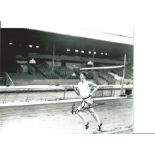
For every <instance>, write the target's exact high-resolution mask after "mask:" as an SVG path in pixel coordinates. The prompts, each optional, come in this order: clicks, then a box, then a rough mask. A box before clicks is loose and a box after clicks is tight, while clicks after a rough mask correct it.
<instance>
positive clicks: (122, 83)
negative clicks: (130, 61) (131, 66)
mask: <svg viewBox="0 0 155 155" xmlns="http://www.w3.org/2000/svg"><path fill="white" fill-rule="evenodd" d="M125 66H126V54H124V68H123V76H122V80H121V85H122V86H121V95H123V87H124V77H125Z"/></svg>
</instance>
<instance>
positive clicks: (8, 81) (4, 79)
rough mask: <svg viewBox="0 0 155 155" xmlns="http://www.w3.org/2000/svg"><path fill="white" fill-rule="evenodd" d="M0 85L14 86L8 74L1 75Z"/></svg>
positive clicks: (2, 73)
mask: <svg viewBox="0 0 155 155" xmlns="http://www.w3.org/2000/svg"><path fill="white" fill-rule="evenodd" d="M0 85H2V86H13V85H14V82H13V80H12V79H11V78H10V76H9V74H8V73H6V72H1V73H0Z"/></svg>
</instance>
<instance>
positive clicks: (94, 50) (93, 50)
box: [93, 48, 95, 67]
mask: <svg viewBox="0 0 155 155" xmlns="http://www.w3.org/2000/svg"><path fill="white" fill-rule="evenodd" d="M94 51H95V48H94V49H93V67H94Z"/></svg>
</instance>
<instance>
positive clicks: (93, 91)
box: [89, 82, 99, 96]
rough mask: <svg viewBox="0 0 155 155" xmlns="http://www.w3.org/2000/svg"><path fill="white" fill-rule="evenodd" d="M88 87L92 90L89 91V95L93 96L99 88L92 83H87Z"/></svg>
mask: <svg viewBox="0 0 155 155" xmlns="http://www.w3.org/2000/svg"><path fill="white" fill-rule="evenodd" d="M89 85H90V87H91V88H93V90H92V91H91V93H90V95H91V96H93V94H94V93H95V92H96V91H97V90H98V89H99V86H98V85H96V84H95V83H93V82H90V83H89Z"/></svg>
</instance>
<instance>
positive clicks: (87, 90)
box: [72, 72, 102, 131]
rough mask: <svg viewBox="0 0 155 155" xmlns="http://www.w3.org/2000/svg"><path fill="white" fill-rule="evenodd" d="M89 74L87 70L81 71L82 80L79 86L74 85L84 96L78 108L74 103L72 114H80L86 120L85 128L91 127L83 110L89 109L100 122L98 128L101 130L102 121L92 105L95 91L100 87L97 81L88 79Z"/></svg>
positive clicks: (80, 94) (78, 93)
mask: <svg viewBox="0 0 155 155" xmlns="http://www.w3.org/2000/svg"><path fill="white" fill-rule="evenodd" d="M86 78H87V74H86V73H85V72H81V73H80V82H79V83H78V85H77V87H76V86H73V88H74V90H75V92H76V94H77V95H79V96H80V97H81V98H82V100H83V101H82V102H81V105H80V106H79V107H78V108H75V105H74V104H73V107H72V114H73V113H75V114H78V115H79V117H80V118H81V119H82V120H83V121H84V123H85V129H88V128H89V122H88V121H87V120H86V118H85V116H84V114H83V111H84V110H86V109H87V110H88V111H89V112H90V114H91V115H92V116H93V118H94V119H95V120H96V122H97V124H98V130H99V131H101V126H102V123H101V122H100V119H99V117H98V115H97V114H96V112H95V111H94V108H93V106H92V104H93V101H92V96H93V94H94V93H95V91H96V90H97V89H98V88H99V86H97V85H96V84H95V83H93V82H90V81H87V80H86Z"/></svg>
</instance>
